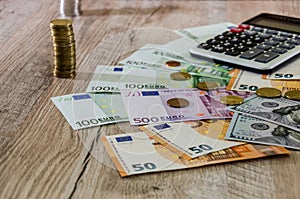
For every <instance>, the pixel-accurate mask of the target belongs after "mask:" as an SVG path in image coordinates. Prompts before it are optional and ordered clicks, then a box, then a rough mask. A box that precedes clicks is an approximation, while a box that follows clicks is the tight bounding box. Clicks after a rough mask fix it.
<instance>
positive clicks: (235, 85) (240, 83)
mask: <svg viewBox="0 0 300 199" xmlns="http://www.w3.org/2000/svg"><path fill="white" fill-rule="evenodd" d="M232 74H233V76H232V78H231V79H230V81H229V84H228V85H227V87H226V89H227V90H236V91H249V92H255V91H256V90H257V89H259V88H261V87H272V88H277V89H279V90H281V91H282V93H283V94H284V93H285V92H286V91H289V90H299V89H300V80H271V79H263V78H262V75H261V74H257V73H254V72H250V71H245V70H241V69H235V70H234V72H233V73H232Z"/></svg>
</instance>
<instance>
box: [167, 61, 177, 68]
mask: <svg viewBox="0 0 300 199" xmlns="http://www.w3.org/2000/svg"><path fill="white" fill-rule="evenodd" d="M166 65H167V66H169V67H178V66H180V62H178V61H167V62H166Z"/></svg>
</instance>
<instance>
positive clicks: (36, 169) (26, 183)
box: [0, 0, 300, 199]
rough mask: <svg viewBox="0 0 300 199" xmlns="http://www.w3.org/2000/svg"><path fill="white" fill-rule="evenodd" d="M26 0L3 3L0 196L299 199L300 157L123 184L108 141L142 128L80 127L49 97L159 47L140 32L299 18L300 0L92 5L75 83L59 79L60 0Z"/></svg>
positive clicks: (80, 33)
mask: <svg viewBox="0 0 300 199" xmlns="http://www.w3.org/2000/svg"><path fill="white" fill-rule="evenodd" d="M27 2H30V3H28V4H26V5H25V4H24V2H23V1H21V0H11V1H9V0H2V1H0V5H1V11H0V27H1V30H0V36H1V37H0V44H2V45H1V46H2V48H0V67H1V74H0V82H1V87H0V92H1V94H2V95H1V98H0V114H1V117H0V124H1V130H0V170H1V173H0V198H3V199H6V198H300V190H299V185H300V184H299V180H298V179H299V178H300V174H299V172H297V171H299V170H300V153H299V152H297V151H292V152H291V155H290V156H288V157H276V158H266V159H260V160H249V161H242V162H235V163H230V164H222V165H213V166H207V167H202V168H194V169H188V170H180V171H171V172H163V173H153V174H146V175H138V176H132V177H127V178H121V177H120V176H119V174H118V172H117V171H116V170H115V169H114V167H113V164H112V162H111V160H110V158H109V157H108V155H107V154H106V152H105V150H104V149H103V146H102V145H101V143H100V137H101V136H104V135H112V134H118V133H123V132H134V131H137V128H136V127H132V126H130V125H129V124H128V123H120V124H112V125H106V126H103V127H98V128H90V129H86V130H81V131H73V130H72V129H71V127H70V126H69V125H68V123H67V122H66V121H65V119H64V118H63V116H62V115H61V113H60V112H59V111H58V110H57V109H56V107H55V106H54V105H53V104H52V102H51V101H50V98H51V97H53V96H58V95H64V94H69V93H74V92H84V90H85V86H86V85H87V83H88V80H89V78H90V77H91V73H92V72H93V69H94V67H95V66H96V64H110V65H111V64H114V63H116V61H117V60H118V59H119V58H120V56H124V55H125V54H126V53H127V52H128V50H132V49H136V48H137V47H138V46H139V45H141V44H142V43H135V42H133V41H135V40H133V39H132V38H135V39H136V38H138V37H140V38H139V40H142V39H143V38H145V41H149V42H154V40H151V38H150V37H147V35H146V34H145V33H143V32H142V31H140V32H138V31H137V32H136V31H133V30H136V29H137V28H145V27H147V28H148V30H151V32H152V33H153V35H155V34H154V33H155V31H156V30H157V29H154V28H153V27H160V28H167V29H181V28H188V27H193V26H200V25H205V24H211V23H217V22H223V21H231V22H234V23H239V22H241V21H243V20H245V19H247V18H249V17H251V16H254V15H255V14H257V13H260V12H266V11H268V12H273V13H278V14H286V15H289V16H296V17H300V9H299V8H300V2H299V1H297V0H294V1H292V0H290V1H121V0H120V1H93V0H86V1H84V2H83V4H82V10H83V14H82V16H80V17H76V18H73V19H72V20H73V28H74V33H75V40H76V48H77V67H78V75H77V76H76V78H75V79H74V80H71V79H58V78H55V77H53V75H52V74H51V71H52V69H53V63H52V61H53V60H52V43H51V37H50V29H49V22H50V20H51V19H53V18H58V17H59V12H58V11H59V10H58V7H59V5H58V1H51V0H42V1H41V0H40V1H37V0H30V1H27ZM22 3H23V4H22ZM22 8H24V10H22ZM12 10H13V11H15V12H11V11H12ZM3 19H5V20H3ZM151 28H152V29H151ZM143 30H145V29H143ZM118 33H119V35H117V34H118ZM120 33H122V34H120ZM163 36H164V37H161V38H166V35H163ZM171 37H172V36H170V38H171ZM157 42H163V40H157Z"/></svg>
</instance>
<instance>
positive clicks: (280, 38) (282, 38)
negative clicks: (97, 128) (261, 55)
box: [272, 36, 286, 42]
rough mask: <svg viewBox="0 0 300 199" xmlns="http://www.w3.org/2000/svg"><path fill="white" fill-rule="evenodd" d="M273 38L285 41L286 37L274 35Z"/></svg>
mask: <svg viewBox="0 0 300 199" xmlns="http://www.w3.org/2000/svg"><path fill="white" fill-rule="evenodd" d="M272 40H275V41H280V42H282V41H285V40H286V38H285V37H281V36H274V37H272Z"/></svg>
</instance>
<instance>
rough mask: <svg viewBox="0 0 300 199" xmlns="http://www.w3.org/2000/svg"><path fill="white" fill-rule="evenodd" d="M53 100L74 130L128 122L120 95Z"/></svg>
mask: <svg viewBox="0 0 300 199" xmlns="http://www.w3.org/2000/svg"><path fill="white" fill-rule="evenodd" d="M51 100H52V102H53V103H54V104H55V106H56V107H57V108H58V109H59V110H60V112H61V113H62V114H63V115H64V117H65V118H66V120H67V121H68V123H69V124H70V125H71V127H72V128H73V129H74V130H78V129H83V128H88V127H93V126H100V125H104V124H110V123H116V122H124V121H128V117H127V114H126V112H125V109H124V107H123V102H122V99H121V96H120V95H119V94H113V93H102V94H88V93H77V94H70V95H64V96H58V97H53V98H51Z"/></svg>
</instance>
